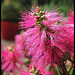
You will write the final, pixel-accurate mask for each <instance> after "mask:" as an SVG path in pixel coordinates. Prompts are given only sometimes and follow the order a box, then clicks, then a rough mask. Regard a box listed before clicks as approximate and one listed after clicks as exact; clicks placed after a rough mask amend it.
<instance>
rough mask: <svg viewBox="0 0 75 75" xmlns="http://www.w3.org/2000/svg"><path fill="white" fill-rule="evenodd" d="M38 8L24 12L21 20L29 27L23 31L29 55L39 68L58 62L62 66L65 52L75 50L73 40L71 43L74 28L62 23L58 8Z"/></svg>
mask: <svg viewBox="0 0 75 75" xmlns="http://www.w3.org/2000/svg"><path fill="white" fill-rule="evenodd" d="M38 8H39V7H37V8H36V10H33V11H32V10H31V11H32V12H29V11H28V13H23V15H22V20H24V21H23V22H20V23H21V26H23V27H22V28H27V30H26V32H24V33H23V39H24V45H25V47H26V49H27V50H28V55H31V56H32V61H33V62H36V63H37V66H38V67H39V68H41V67H43V68H45V67H46V66H47V65H48V64H49V63H56V64H58V65H59V66H61V67H62V65H63V63H62V58H63V57H62V55H63V54H64V52H66V51H69V52H71V49H72V51H73V50H74V48H73V47H72V46H70V44H73V41H72V42H71V41H70V42H71V43H69V40H70V39H71V38H72V37H71V34H70V31H69V30H71V32H72V34H73V29H72V28H71V27H70V25H68V24H67V25H66V24H65V23H62V22H63V21H62V18H63V17H62V15H61V14H59V13H58V12H57V11H56V10H54V11H51V12H47V11H46V12H45V11H41V10H40V8H39V9H38ZM31 27H33V28H31ZM68 29H69V30H68ZM67 39H68V40H67ZM68 43H69V44H68ZM68 45H69V46H70V47H69V48H68Z"/></svg>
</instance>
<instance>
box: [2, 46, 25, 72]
mask: <svg viewBox="0 0 75 75" xmlns="http://www.w3.org/2000/svg"><path fill="white" fill-rule="evenodd" d="M23 57H24V55H23V54H22V53H21V52H19V51H17V50H16V49H15V48H14V46H13V45H11V47H10V49H9V48H6V50H1V69H2V70H4V71H6V72H7V73H9V72H10V71H13V72H14V71H15V69H17V68H18V66H17V64H19V65H24V64H23V62H21V61H20V60H19V58H23Z"/></svg>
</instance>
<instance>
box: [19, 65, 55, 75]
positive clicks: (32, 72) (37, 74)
mask: <svg viewBox="0 0 75 75" xmlns="http://www.w3.org/2000/svg"><path fill="white" fill-rule="evenodd" d="M20 75H54V72H45V71H44V70H43V71H40V69H37V68H36V67H34V66H32V67H29V68H28V70H27V71H26V72H25V71H22V72H21V73H20Z"/></svg>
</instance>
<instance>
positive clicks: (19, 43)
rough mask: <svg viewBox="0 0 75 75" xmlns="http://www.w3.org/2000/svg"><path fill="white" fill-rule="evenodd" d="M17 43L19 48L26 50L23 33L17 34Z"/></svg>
mask: <svg viewBox="0 0 75 75" xmlns="http://www.w3.org/2000/svg"><path fill="white" fill-rule="evenodd" d="M15 43H16V44H15V45H16V49H17V50H21V51H25V48H24V46H23V39H22V35H19V34H17V35H16V36H15Z"/></svg>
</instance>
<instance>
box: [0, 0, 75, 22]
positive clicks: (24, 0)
mask: <svg viewBox="0 0 75 75" xmlns="http://www.w3.org/2000/svg"><path fill="white" fill-rule="evenodd" d="M5 1H8V2H9V5H8V6H6V5H5V3H4V2H5ZM32 5H33V6H35V5H39V6H41V9H42V10H44V9H46V10H47V11H50V10H52V9H54V8H59V9H58V11H60V12H61V13H63V15H64V16H65V17H66V16H67V13H68V12H69V10H70V9H74V0H1V20H9V21H14V22H15V21H20V20H18V19H19V18H20V17H21V14H20V12H21V11H25V8H26V9H27V10H29V9H30V8H29V7H31V6H32ZM28 6H29V7H28ZM13 11H14V12H13Z"/></svg>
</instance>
